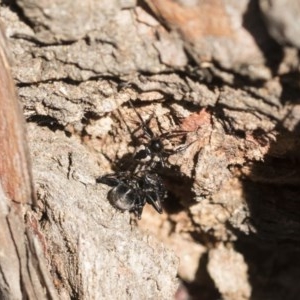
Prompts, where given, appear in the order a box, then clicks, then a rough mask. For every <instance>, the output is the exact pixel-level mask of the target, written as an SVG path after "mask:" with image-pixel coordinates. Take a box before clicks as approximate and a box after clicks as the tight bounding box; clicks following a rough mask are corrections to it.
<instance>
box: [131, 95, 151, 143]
mask: <svg viewBox="0 0 300 300" xmlns="http://www.w3.org/2000/svg"><path fill="white" fill-rule="evenodd" d="M128 103H129V105H130V106H131V108H132V109H133V110H134V111H135V113H136V115H137V116H138V118H139V120H140V122H141V125H140V126H139V127H138V128H137V129H135V130H134V131H133V132H136V131H138V130H139V129H141V128H142V129H143V131H144V134H145V135H146V136H147V137H148V138H149V139H151V138H153V137H154V133H153V131H152V130H151V129H150V127H149V123H150V121H151V120H152V118H153V116H154V112H153V113H152V114H151V116H150V118H149V119H148V120H147V121H146V122H145V121H144V120H143V118H142V116H141V115H140V114H139V112H138V111H137V110H136V109H135V107H134V106H133V104H132V102H131V101H130V100H129V101H128Z"/></svg>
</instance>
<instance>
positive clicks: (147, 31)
mask: <svg viewBox="0 0 300 300" xmlns="http://www.w3.org/2000/svg"><path fill="white" fill-rule="evenodd" d="M283 8H284V9H283ZM0 14H1V19H2V21H3V23H4V24H5V26H6V35H7V36H8V38H9V41H10V51H11V56H12V57H13V60H14V66H13V76H14V79H15V82H16V84H17V87H18V93H19V97H20V100H21V102H22V104H23V108H24V114H25V117H26V119H27V121H28V123H27V130H28V136H29V141H30V143H29V145H30V149H31V156H32V161H33V175H34V182H35V186H36V193H37V198H38V205H39V206H38V207H39V209H38V211H37V212H36V211H35V212H34V211H32V212H30V211H29V212H28V214H29V215H30V216H31V220H32V223H29V224H36V225H38V227H37V234H38V237H39V239H40V242H41V243H42V245H43V247H44V249H43V251H44V254H45V256H46V258H47V261H48V268H49V272H51V275H52V278H53V282H54V285H55V287H56V289H57V291H58V294H59V296H60V299H106V298H114V299H152V298H153V299H171V298H172V295H174V294H175V291H176V289H177V286H178V282H177V280H176V272H178V275H179V277H180V279H181V280H182V282H184V283H185V288H183V286H182V287H180V288H179V290H178V292H177V294H176V296H175V297H177V298H178V299H179V298H180V297H187V294H188V293H189V294H190V296H191V297H194V298H195V299H217V298H218V297H219V298H222V299H232V300H235V299H236V300H239V299H278V300H279V299H282V298H283V297H284V298H286V299H297V296H298V295H299V292H300V291H299V285H298V284H297V279H298V278H299V276H300V274H299V273H300V268H299V267H300V266H299V258H300V251H299V247H298V245H299V239H300V235H299V232H300V209H299V208H300V204H299V203H300V200H299V199H300V198H299V196H300V190H299V182H300V179H299V178H300V177H299V175H300V174H299V153H300V152H299V150H300V149H299V144H300V143H299V119H300V110H299V96H298V95H299V89H300V85H299V48H300V45H299V38H298V36H299V34H298V32H299V28H300V25H299V20H300V6H299V4H298V1H296V0H289V1H284V0H273V1H264V0H260V1H258V0H257V1H254V0H252V1H250V0H242V1H231V0H226V1H221V0H213V1H208V0H207V1H197V0H194V1H179V0H178V1H175V0H147V1H146V0H145V1H138V2H136V1H134V0H132V1H130V0H127V1H125V0H123V1H121V0H120V1H117V0H115V1H110V0H102V1H99V0H89V1H59V0H55V1H41V0H30V1H29V0H16V1H15V2H12V1H10V2H8V1H7V2H6V1H2V5H1V8H0ZM129 100H131V101H132V103H133V105H134V106H135V107H136V109H137V111H138V112H139V113H140V114H141V115H142V117H143V118H144V119H148V118H149V117H150V116H151V115H153V113H154V115H155V118H154V119H155V120H153V122H151V123H150V126H151V128H152V129H153V131H154V132H158V128H159V127H162V128H164V129H165V130H168V131H171V130H176V129H183V130H186V131H188V134H187V136H186V143H187V144H189V143H191V144H190V146H189V147H187V149H185V150H184V151H182V152H180V153H177V154H175V155H172V156H170V158H169V163H170V165H171V166H172V167H170V168H166V170H165V172H164V174H162V176H163V179H164V183H165V185H166V186H167V187H168V190H169V197H168V199H167V200H166V201H165V207H164V210H165V213H164V214H163V215H158V214H156V213H155V212H154V211H153V209H152V208H151V207H146V208H145V211H144V213H143V218H142V220H141V221H140V222H138V227H137V226H136V225H132V224H130V222H129V214H128V213H121V212H119V211H116V210H115V209H114V208H113V207H112V206H111V205H110V204H109V202H108V201H107V192H108V191H109V189H108V188H107V187H106V186H102V185H96V183H95V178H96V177H97V176H99V175H103V174H105V173H108V172H110V171H111V170H112V169H114V168H115V167H116V164H118V162H119V161H120V160H122V159H124V158H125V157H126V156H128V154H129V153H132V152H133V151H134V148H133V146H132V143H131V136H130V133H129V128H131V129H134V128H136V127H138V124H139V120H138V118H137V115H136V113H135V112H134V110H133V109H132V107H131V106H130V105H129V104H128V101H129ZM33 220H34V221H33ZM159 241H160V242H159ZM161 241H162V242H163V245H162V244H161ZM171 249H172V250H171ZM173 251H174V252H173ZM177 257H179V258H180V263H179V265H178V260H177Z"/></svg>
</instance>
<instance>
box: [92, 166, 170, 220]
mask: <svg viewBox="0 0 300 300" xmlns="http://www.w3.org/2000/svg"><path fill="white" fill-rule="evenodd" d="M96 182H98V183H103V184H106V185H108V186H110V187H112V189H111V190H110V191H109V193H108V200H109V201H110V202H111V204H112V205H113V206H114V207H116V208H117V209H120V210H122V211H125V210H128V211H130V212H133V213H134V214H135V215H136V216H137V217H138V219H141V216H142V212H143V208H144V206H145V204H146V203H148V204H151V205H152V206H153V207H154V208H155V210H156V211H157V212H158V213H160V214H161V213H162V206H161V203H162V201H163V200H164V198H165V195H166V190H165V187H164V185H163V183H162V180H161V178H160V177H159V175H157V174H155V173H151V172H149V171H143V172H140V173H138V174H133V173H131V172H119V173H113V174H106V175H104V176H100V177H98V178H97V179H96Z"/></svg>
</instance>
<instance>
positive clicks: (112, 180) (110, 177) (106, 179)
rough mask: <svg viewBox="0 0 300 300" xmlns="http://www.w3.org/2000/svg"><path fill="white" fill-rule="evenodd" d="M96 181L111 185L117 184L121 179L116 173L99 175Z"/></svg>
mask: <svg viewBox="0 0 300 300" xmlns="http://www.w3.org/2000/svg"><path fill="white" fill-rule="evenodd" d="M96 182H97V183H103V184H106V185H108V186H111V187H115V186H117V185H118V184H119V183H120V182H121V180H120V179H119V178H118V176H117V175H116V174H106V175H104V176H100V177H98V178H97V179H96Z"/></svg>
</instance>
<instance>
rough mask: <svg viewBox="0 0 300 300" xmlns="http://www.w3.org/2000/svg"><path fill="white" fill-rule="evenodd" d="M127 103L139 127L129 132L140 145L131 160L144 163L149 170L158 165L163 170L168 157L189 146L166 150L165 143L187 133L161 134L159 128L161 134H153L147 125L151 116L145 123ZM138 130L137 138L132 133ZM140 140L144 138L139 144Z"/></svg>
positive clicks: (181, 131)
mask: <svg viewBox="0 0 300 300" xmlns="http://www.w3.org/2000/svg"><path fill="white" fill-rule="evenodd" d="M129 103H130V106H131V107H132V108H133V110H134V111H135V113H136V115H137V116H138V118H139V120H140V126H139V127H138V128H136V129H135V130H134V131H133V132H131V135H132V136H133V137H134V139H135V140H138V143H139V144H141V145H140V147H138V148H137V149H136V151H135V154H134V156H133V158H134V159H136V160H138V161H140V162H142V163H144V164H145V165H146V166H148V167H149V168H150V169H154V167H156V166H158V164H160V165H161V166H162V167H163V168H165V166H166V160H167V158H168V157H169V156H170V155H172V154H175V153H178V152H181V151H183V150H185V149H186V148H187V147H188V146H189V145H190V144H188V145H182V146H180V147H177V148H176V149H167V148H166V147H165V141H166V140H168V141H169V140H170V139H172V138H175V137H178V136H184V135H186V134H187V133H188V132H187V131H184V130H174V131H170V132H162V129H161V128H160V127H159V130H160V132H161V133H160V134H155V133H154V132H153V131H152V130H151V128H150V127H149V123H150V121H151V120H152V118H153V114H152V116H151V117H150V118H149V119H148V120H147V121H146V122H145V121H144V120H143V119H142V117H141V115H140V114H139V113H138V111H137V110H136V109H135V107H134V106H133V105H132V103H131V102H130V101H129ZM140 129H142V131H143V133H142V134H141V135H139V136H138V137H136V136H134V133H135V132H137V131H138V130H140ZM140 138H145V142H144V143H142V142H140Z"/></svg>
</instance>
